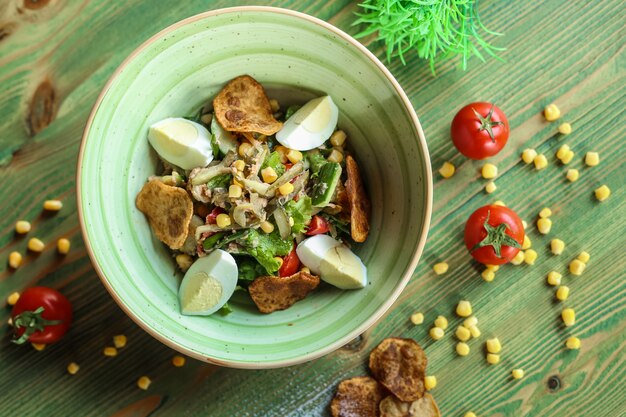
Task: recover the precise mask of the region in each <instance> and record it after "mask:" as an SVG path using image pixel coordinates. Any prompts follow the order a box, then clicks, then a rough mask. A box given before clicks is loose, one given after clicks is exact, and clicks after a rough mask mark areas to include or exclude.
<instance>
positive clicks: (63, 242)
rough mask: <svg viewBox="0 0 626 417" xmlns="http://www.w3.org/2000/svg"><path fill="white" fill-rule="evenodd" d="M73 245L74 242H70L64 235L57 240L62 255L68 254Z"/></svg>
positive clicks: (58, 249)
mask: <svg viewBox="0 0 626 417" xmlns="http://www.w3.org/2000/svg"><path fill="white" fill-rule="evenodd" d="M71 245H72V244H71V243H70V241H69V240H68V239H66V238H64V237H62V238H61V239H59V240H57V251H58V252H59V253H60V254H61V255H67V254H68V253H69V251H70V246H71Z"/></svg>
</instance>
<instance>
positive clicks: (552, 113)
mask: <svg viewBox="0 0 626 417" xmlns="http://www.w3.org/2000/svg"><path fill="white" fill-rule="evenodd" d="M543 115H544V117H545V118H546V120H547V121H549V122H553V121H555V120H557V119H558V118H559V117H561V110H559V108H558V107H557V106H556V104H554V103H552V104H548V105H547V106H546V108H545V109H543Z"/></svg>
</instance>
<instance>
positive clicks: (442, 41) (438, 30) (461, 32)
mask: <svg viewBox="0 0 626 417" xmlns="http://www.w3.org/2000/svg"><path fill="white" fill-rule="evenodd" d="M477 2H478V0H365V1H364V2H363V3H361V4H359V6H360V7H361V8H362V9H363V11H362V12H361V13H357V16H358V17H359V18H358V19H357V20H356V21H355V22H354V24H355V25H357V24H366V25H367V28H366V29H365V30H363V31H362V32H360V33H358V34H357V35H356V37H357V38H362V37H365V36H368V35H371V34H373V33H375V32H378V37H377V40H382V41H384V43H385V45H386V46H387V60H388V61H391V59H392V58H393V57H394V56H397V57H399V58H400V60H401V61H402V63H403V64H405V65H406V61H405V59H404V55H405V54H406V53H407V52H408V51H410V50H412V49H414V50H416V51H417V54H418V56H419V57H420V58H423V59H428V60H429V61H430V68H431V70H432V71H433V73H434V71H435V62H436V61H437V60H438V59H441V58H447V57H450V56H452V55H461V67H462V68H463V69H466V68H467V61H468V59H469V58H470V57H471V56H472V55H475V56H477V57H478V58H479V59H480V60H482V61H483V62H484V61H485V58H484V56H483V54H482V52H481V49H482V50H483V51H484V52H486V53H487V54H489V55H491V56H492V57H494V58H496V59H499V58H498V56H497V55H496V52H497V51H503V50H504V48H499V47H496V46H493V45H491V44H489V43H488V42H486V41H485V40H484V39H483V37H482V34H483V33H487V34H490V35H501V34H500V33H496V32H492V31H490V30H488V29H487V28H486V27H485V26H484V25H483V24H482V23H481V21H480V18H479V16H478V10H477V7H478V6H477Z"/></svg>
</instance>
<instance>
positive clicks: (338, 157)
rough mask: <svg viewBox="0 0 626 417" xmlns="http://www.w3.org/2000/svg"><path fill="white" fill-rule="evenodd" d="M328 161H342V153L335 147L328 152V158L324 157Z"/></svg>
mask: <svg viewBox="0 0 626 417" xmlns="http://www.w3.org/2000/svg"><path fill="white" fill-rule="evenodd" d="M326 159H327V160H328V161H329V162H336V163H338V164H340V163H341V161H343V154H342V153H341V152H339V151H338V150H337V149H333V150H332V151H331V152H330V155H328V158H326Z"/></svg>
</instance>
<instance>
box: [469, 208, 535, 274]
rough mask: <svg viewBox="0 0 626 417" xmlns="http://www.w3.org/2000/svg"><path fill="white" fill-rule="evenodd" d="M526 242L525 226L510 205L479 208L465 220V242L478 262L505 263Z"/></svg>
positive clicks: (486, 263) (488, 263)
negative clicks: (508, 206)
mask: <svg viewBox="0 0 626 417" xmlns="http://www.w3.org/2000/svg"><path fill="white" fill-rule="evenodd" d="M523 242H524V226H523V225H522V221H521V220H520V218H519V216H518V215H517V214H516V213H515V212H514V211H513V210H511V209H510V208H507V207H503V206H496V205H488V206H484V207H481V208H479V209H478V210H476V211H475V212H474V213H472V215H471V216H470V217H469V219H467V223H466V224H465V246H466V247H467V249H468V250H469V251H470V254H471V255H472V256H473V257H474V259H476V260H477V261H478V262H480V263H482V264H485V265H502V264H505V263H507V262H509V261H510V260H511V259H513V258H514V257H515V255H517V253H518V252H519V251H520V249H521V247H522V243H523Z"/></svg>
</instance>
